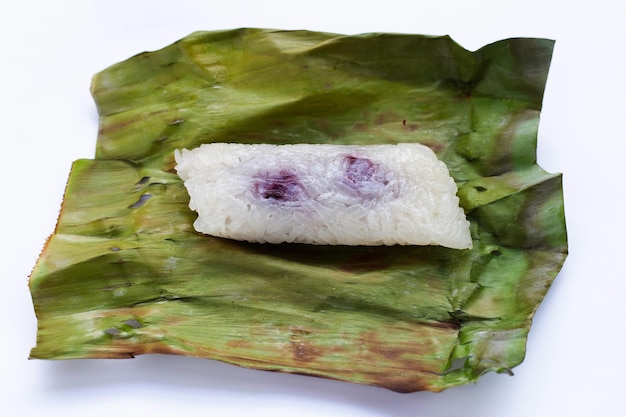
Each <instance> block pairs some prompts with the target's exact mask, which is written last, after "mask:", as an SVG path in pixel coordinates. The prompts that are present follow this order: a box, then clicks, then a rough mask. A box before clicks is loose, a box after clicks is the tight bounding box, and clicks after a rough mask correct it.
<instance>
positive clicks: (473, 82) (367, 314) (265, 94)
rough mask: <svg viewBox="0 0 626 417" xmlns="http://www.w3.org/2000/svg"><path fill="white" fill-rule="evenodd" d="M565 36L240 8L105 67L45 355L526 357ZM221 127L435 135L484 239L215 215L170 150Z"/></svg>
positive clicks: (367, 362)
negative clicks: (240, 230) (453, 240)
mask: <svg viewBox="0 0 626 417" xmlns="http://www.w3.org/2000/svg"><path fill="white" fill-rule="evenodd" d="M552 48H553V42H552V41H550V40H545V39H528V38H522V39H508V40H503V41H500V42H496V43H494V44H491V45H488V46H485V47H483V48H482V49H480V50H478V51H476V52H470V51H467V50H465V49H463V48H462V47H460V46H459V45H458V44H456V43H455V42H454V41H453V40H451V39H450V38H449V37H428V36H419V35H400V34H366V35H359V36H340V35H335V34H328V33H315V32H307V31H277V30H261V29H240V30H229V31H219V32H201V33H194V34H192V35H190V36H188V37H186V38H184V39H182V40H180V41H178V42H176V43H174V44H172V45H170V46H167V47H165V48H164V49H162V50H159V51H156V52H147V53H142V54H139V55H137V56H134V57H132V58H130V59H128V60H127V61H124V62H121V63H118V64H116V65H113V66H111V67H109V68H107V69H105V70H104V71H102V72H100V73H99V74H97V75H96V76H95V77H94V79H93V83H92V93H93V97H94V99H95V101H96V104H97V107H98V111H99V114H100V127H99V134H98V141H97V149H96V156H95V158H94V159H85V160H79V161H76V162H75V163H74V165H73V167H72V169H71V173H70V177H69V181H68V184H67V189H66V192H65V197H64V202H63V206H62V210H61V213H60V216H59V220H58V224H57V227H56V230H55V231H54V233H53V235H52V236H51V237H50V238H49V239H48V241H47V243H46V246H45V248H44V250H43V252H42V254H41V256H40V258H39V259H38V261H37V264H36V266H35V268H34V270H33V272H32V275H31V277H30V290H31V294H32V299H33V304H34V308H35V312H36V315H37V318H38V332H37V342H36V346H35V347H34V348H33V349H32V351H31V357H32V358H43V359H68V358H130V357H134V356H135V355H139V354H146V353H171V354H180V355H192V356H198V357H204V358H211V359H216V360H220V361H225V362H229V363H233V364H237V365H241V366H245V367H250V368H256V369H265V370H273V371H282V372H291V373H301V374H307V375H316V376H321V377H327V378H333V379H339V380H344V381H351V382H355V383H362V384H370V385H376V386H381V387H385V388H388V389H391V390H394V391H400V392H411V391H418V390H431V391H441V390H443V389H446V388H448V387H452V386H457V385H461V384H464V383H468V382H471V381H476V380H477V379H478V378H479V377H480V375H482V374H484V373H485V372H489V371H495V372H505V373H511V369H512V368H514V367H515V366H516V365H518V364H520V363H521V362H522V360H523V358H524V354H525V349H526V340H527V336H528V332H529V329H530V326H531V320H532V317H533V314H534V313H535V311H536V309H537V308H538V306H539V304H540V303H541V301H542V299H543V298H544V296H545V294H546V292H547V291H548V289H549V287H550V285H551V284H552V282H553V280H554V278H555V277H556V275H557V273H558V271H559V270H560V268H561V266H562V265H563V262H564V261H565V258H566V256H567V237H566V229H565V218H564V210H563V196H562V184H561V175H560V174H549V173H547V172H545V171H544V170H543V169H542V168H540V167H539V166H538V165H537V163H536V158H535V154H536V141H537V127H538V121H539V114H540V109H541V103H542V97H543V91H544V87H545V82H546V77H547V73H548V67H549V63H550V59H551V56H552ZM206 142H243V143H277V144H282V143H298V142H302V143H336V144H352V143H359V144H374V143H396V142H420V143H422V144H425V145H428V146H430V147H431V148H432V149H433V150H434V151H435V152H436V153H437V155H438V157H439V158H440V159H442V160H443V161H444V162H445V163H446V164H447V166H448V168H449V169H450V173H451V175H452V176H453V178H454V179H455V181H456V182H457V184H458V186H459V193H458V195H459V197H460V200H461V205H462V207H463V208H464V209H465V211H466V213H467V216H468V218H469V220H470V221H471V231H472V237H473V242H474V246H473V248H472V249H471V250H454V249H447V248H442V247H434V246H427V247H400V246H395V247H342V246H340V247H325V246H308V245H296V244H282V245H270V244H251V243H245V242H237V241H231V240H226V239H219V238H213V237H208V236H204V235H201V234H198V233H196V232H195V231H194V230H193V227H192V223H193V221H194V219H195V214H194V212H192V211H191V210H190V209H189V208H188V206H187V204H188V200H189V197H188V195H187V193H186V190H185V188H184V186H183V185H182V182H181V180H180V179H179V178H178V177H177V175H176V174H175V171H174V169H173V166H174V159H173V152H174V150H175V149H177V148H183V147H185V148H193V147H196V146H198V145H200V144H202V143H206ZM537 377H539V375H537Z"/></svg>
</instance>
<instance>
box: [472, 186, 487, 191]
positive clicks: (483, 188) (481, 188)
mask: <svg viewBox="0 0 626 417" xmlns="http://www.w3.org/2000/svg"><path fill="white" fill-rule="evenodd" d="M474 189H475V190H476V191H478V192H479V193H482V192H485V191H487V189H486V188H485V187H482V186H480V185H476V186H474Z"/></svg>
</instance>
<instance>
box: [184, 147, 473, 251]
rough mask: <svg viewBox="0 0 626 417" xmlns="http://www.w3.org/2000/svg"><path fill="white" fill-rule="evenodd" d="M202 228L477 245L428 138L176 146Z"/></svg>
mask: <svg viewBox="0 0 626 417" xmlns="http://www.w3.org/2000/svg"><path fill="white" fill-rule="evenodd" d="M175 158H176V163H177V166H176V170H177V172H178V175H179V176H180V178H181V179H182V180H183V181H184V183H185V187H186V188H187V191H188V193H189V196H190V203H189V207H190V208H191V209H192V210H194V211H196V212H197V213H198V218H197V220H196V221H195V223H194V228H195V229H196V230H197V231H199V232H202V233H205V234H208V235H212V236H217V237H223V238H229V239H235V240H243V241H249V242H259V243H283V242H293V243H307V244H317V245H370V246H371V245H441V246H446V247H450V248H455V249H465V248H469V247H471V246H472V239H471V236H470V232H469V222H468V221H467V219H466V218H465V214H464V212H463V209H462V208H460V207H459V199H458V197H457V196H456V192H457V187H456V184H455V182H454V180H453V179H452V178H451V177H450V174H449V172H448V169H447V167H446V165H445V164H444V163H443V162H441V161H440V160H438V159H437V157H436V155H435V153H434V152H433V151H432V150H431V149H430V148H428V147H426V146H423V145H419V144H397V145H368V146H351V145H308V144H295V145H267V144H262V145H245V144H234V143H232V144H229V143H211V144H205V145H202V146H200V147H198V148H196V149H193V150H187V149H183V150H180V151H179V150H177V151H176V152H175Z"/></svg>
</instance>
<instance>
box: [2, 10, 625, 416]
mask: <svg viewBox="0 0 626 417" xmlns="http://www.w3.org/2000/svg"><path fill="white" fill-rule="evenodd" d="M249 3H250V4H247V3H246V2H243V1H239V0H221V1H205V2H200V1H185V0H175V1H120V0H116V1H111V0H109V1H64V0H55V1H39V2H35V1H11V2H8V1H7V2H3V3H2V6H0V47H1V48H0V60H1V61H0V83H1V84H0V87H1V88H0V94H1V96H0V117H1V119H0V135H1V139H0V140H1V141H2V144H3V146H2V148H1V149H2V167H3V168H4V169H3V170H2V181H1V187H2V190H1V193H0V202H1V204H0V207H1V210H2V211H1V214H2V216H0V218H1V222H2V223H1V228H0V233H2V237H1V238H0V241H1V243H0V245H1V246H0V256H1V258H0V260H1V262H0V268H1V271H0V277H1V279H2V281H1V286H0V291H1V292H0V297H1V302H0V304H1V306H2V314H1V315H0V320H2V321H1V322H0V324H1V327H0V332H1V333H0V334H1V335H2V339H1V342H0V346H1V349H2V350H1V351H0V353H1V354H0V360H1V361H2V362H1V363H2V367H1V368H0V372H1V374H0V375H1V381H2V382H3V383H4V386H3V387H2V388H1V389H0V407H1V408H2V410H3V411H2V414H4V415H20V416H21V415H29V416H35V415H38V416H64V417H69V416H89V417H94V416H105V415H106V416H111V415H119V416H125V415H137V414H140V413H141V415H145V416H149V415H154V414H153V413H158V414H157V415H160V414H161V412H162V413H163V415H166V414H169V415H185V416H195V415H203V416H204V415H206V416H209V415H210V416H222V415H224V416H226V415H250V416H281V415H285V416H293V415H297V416H335V415H342V416H347V415H349V416H392V417H399V416H411V415H419V416H481V417H488V416H498V417H509V416H519V417H522V416H524V417H527V416H567V415H581V416H589V415H593V416H618V415H620V416H623V415H626V406H625V405H624V396H625V393H624V391H625V389H626V382H625V381H626V380H625V379H624V378H625V374H626V366H625V362H626V359H625V353H626V342H625V337H624V333H626V329H625V327H626V324H625V320H624V319H625V318H626V308H625V304H626V300H625V296H626V284H625V283H624V282H625V273H624V268H623V265H624V264H623V262H624V258H625V255H624V246H623V241H624V233H625V232H626V227H625V225H624V213H623V208H622V207H623V206H620V204H623V201H624V198H623V195H624V191H623V189H624V187H623V181H624V177H625V176H624V175H623V172H624V171H623V170H624V168H625V166H626V164H625V161H624V159H625V157H626V146H625V140H626V135H625V134H626V132H625V128H624V126H625V125H626V123H625V118H626V106H625V105H624V103H625V101H626V60H625V58H624V54H625V50H626V46H625V41H626V30H625V29H624V28H625V26H624V22H623V20H624V12H623V11H622V9H621V6H620V5H619V4H620V2H617V1H610V0H594V1H593V2H589V1H585V2H576V1H550V0H524V1H517V2H506V1H502V0H499V1H486V0H485V1H481V0H473V1H466V0H463V1H445V0H429V1H427V2H420V1H394V0H384V1H375V2H366V1H343V2H342V1H340V0H334V1H327V0H316V1H312V2H306V3H303V2H298V1H290V2H279V1H271V0H264V1H257V2H249ZM238 27H265V28H280V29H309V30H317V31H328V32H335V33H343V34H358V33H365V32H403V33H422V34H432V35H444V34H449V35H451V36H452V37H453V39H455V40H456V41H457V42H459V43H460V44H461V45H462V46H464V47H466V48H468V49H472V50H474V49H477V48H480V47H481V46H483V45H485V44H488V43H491V42H494V41H496V40H499V39H503V38H508V37H517V36H531V37H547V38H552V39H556V41H557V42H556V48H555V53H554V58H553V63H552V67H551V71H550V75H549V80H548V84H547V87H546V94H545V100H544V107H543V112H542V117H541V124H540V132H539V149H538V158H539V163H540V165H542V166H543V167H544V168H545V169H546V170H548V171H550V172H563V173H564V189H565V203H566V216H567V221H568V232H569V242H570V256H569V258H568V260H567V262H566V264H565V267H564V269H563V271H562V273H561V274H560V275H559V277H558V278H557V280H556V282H555V284H554V285H553V287H552V289H551V290H550V292H549V294H548V296H547V298H546V299H545V301H544V303H543V304H542V305H541V307H540V308H539V311H538V313H537V315H536V317H535V321H534V325H533V328H532V330H531V333H530V337H529V340H528V353H527V356H526V360H525V361H524V363H523V364H522V365H520V366H519V367H517V368H515V370H514V371H515V376H513V377H509V376H506V375H496V374H488V375H486V376H485V377H483V378H482V379H481V380H480V381H479V382H478V383H477V384H472V385H468V386H464V387H459V388H453V389H450V390H447V391H444V392H443V393H439V394H433V393H414V394H397V393H392V392H389V391H386V390H384V389H380V388H372V387H365V386H358V385H354V384H348V383H342V382H336V381H327V380H323V379H317V378H311V377H303V376H294V375H283V374H276V373H267V372H260V371H253V370H247V369H242V368H238V367H235V366H231V365H225V364H221V363H217V362H214V361H210V360H202V359H194V358H185V357H175V356H158V355H149V356H142V357H139V358H136V359H133V360H118V361H114V360H108V361H107V360H91V361H87V360H77V361H61V362H54V361H40V360H30V361H29V360H28V359H27V357H28V353H29V350H30V348H31V347H33V346H34V343H35V331H36V319H35V316H34V313H33V309H32V303H31V300H30V294H29V291H28V287H27V278H28V275H29V273H30V271H31V269H32V267H33V266H34V264H35V261H36V259H37V256H38V254H39V252H40V250H41V249H42V246H43V243H44V241H45V239H46V238H47V236H48V235H49V234H50V233H51V232H52V231H53V229H54V225H55V223H56V217H57V214H58V210H59V207H60V203H61V200H62V196H63V189H64V186H65V182H66V180H67V176H68V174H69V169H70V165H71V163H72V161H73V160H75V159H79V158H91V157H92V156H93V154H94V150H95V141H96V133H97V114H96V110H95V106H94V104H93V101H92V99H91V96H90V94H89V84H90V80H91V77H92V75H93V74H94V73H96V72H98V71H100V70H102V69H104V68H105V67H107V66H109V65H111V64H113V63H115V62H118V61H121V60H124V59H126V58H128V57H130V56H132V55H134V54H136V53H139V52H142V51H144V50H154V49H159V48H161V47H164V46H166V45H168V44H170V43H172V42H174V41H176V40H178V39H179V38H182V37H184V36H186V35H188V34H190V33H191V32H193V31H196V30H216V29H233V28H238ZM7 410H8V412H9V413H8V414H5V411H7Z"/></svg>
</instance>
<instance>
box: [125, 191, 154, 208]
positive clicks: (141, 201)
mask: <svg viewBox="0 0 626 417" xmlns="http://www.w3.org/2000/svg"><path fill="white" fill-rule="evenodd" d="M150 197H152V195H151V194H142V195H141V197H139V200H137V201H136V202H134V203H133V204H131V205H130V206H128V208H129V209H135V208H139V207H141V206H143V205H144V204H146V201H148V200H149V199H150Z"/></svg>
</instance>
